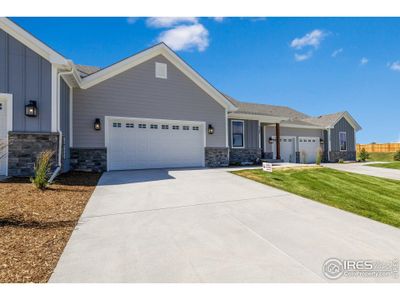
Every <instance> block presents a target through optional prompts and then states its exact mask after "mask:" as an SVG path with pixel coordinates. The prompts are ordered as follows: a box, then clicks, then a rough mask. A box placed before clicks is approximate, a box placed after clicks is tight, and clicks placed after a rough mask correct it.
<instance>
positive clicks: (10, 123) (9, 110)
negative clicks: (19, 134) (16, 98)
mask: <svg viewBox="0 0 400 300" xmlns="http://www.w3.org/2000/svg"><path fill="white" fill-rule="evenodd" d="M0 99H5V100H6V102H7V113H6V114H7V132H10V131H13V95H12V94H4V93H0ZM7 144H8V134H7ZM6 151H7V159H6V176H8V146H7V150H6Z"/></svg>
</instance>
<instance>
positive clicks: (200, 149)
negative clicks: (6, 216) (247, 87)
mask: <svg viewBox="0 0 400 300" xmlns="http://www.w3.org/2000/svg"><path fill="white" fill-rule="evenodd" d="M360 129H361V128H360V126H359V125H358V124H357V122H356V121H355V120H354V119H353V118H352V117H351V116H350V114H348V113H347V112H343V113H337V114H332V115H325V116H320V117H315V118H314V117H310V116H307V115H305V114H303V113H300V112H298V111H295V110H293V109H290V108H288V107H283V106H273V105H264V104H254V103H245V102H240V101H237V100H235V99H233V98H231V97H229V96H227V95H225V94H222V93H221V92H220V91H218V90H217V89H216V88H215V87H213V86H212V85H211V84H210V83H208V82H207V81H206V80H205V79H204V78H202V77H201V76H200V75H199V74H198V73H197V72H196V71H194V70H193V69H192V68H191V67H190V66H189V65H188V64H186V63H185V62H184V61H183V60H182V59H181V58H179V57H178V56H177V55H176V54H175V53H174V52H173V51H172V50H171V49H170V48H168V47H167V46H166V45H165V44H163V43H161V44H157V45H155V46H153V47H151V48H149V49H147V50H144V51H142V52H140V53H138V54H136V55H133V56H131V57H129V58H127V59H124V60H122V61H120V62H117V63H115V64H113V65H111V66H108V67H106V68H103V69H100V68H97V67H90V66H82V65H76V64H74V63H73V62H72V61H71V60H68V59H66V58H64V57H63V56H62V55H60V54H59V53H57V52H56V51H54V50H53V49H51V48H49V47H48V46H46V45H45V44H44V43H42V42H41V41H39V40H38V39H36V38H35V37H33V36H32V35H31V34H29V33H28V32H26V31H25V30H23V29H22V28H20V27H19V26H18V25H16V24H15V23H13V22H12V21H11V20H9V19H7V18H0V140H1V141H3V142H7V143H8V148H7V149H6V150H5V151H6V154H7V155H5V156H4V158H3V159H1V160H0V175H4V174H6V175H12V176H29V175H31V174H32V172H33V167H34V164H35V160H36V158H37V155H38V154H39V153H40V152H41V151H43V150H45V149H51V150H53V151H54V153H55V160H54V165H55V166H57V169H56V171H57V172H58V171H68V170H70V169H77V170H87V171H105V170H123V169H142V168H163V167H202V166H208V167H218V166H226V165H228V164H229V163H254V162H256V161H259V160H260V159H262V158H265V159H278V160H279V159H281V160H283V161H289V162H303V161H306V162H314V161H315V158H316V154H317V151H318V149H320V147H322V148H323V152H324V159H325V160H327V161H337V160H338V159H340V158H342V159H345V160H354V159H355V132H356V131H358V130H360ZM0 157H2V156H1V154H0Z"/></svg>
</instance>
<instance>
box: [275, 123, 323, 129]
mask: <svg viewBox="0 0 400 300" xmlns="http://www.w3.org/2000/svg"><path fill="white" fill-rule="evenodd" d="M281 127H286V128H304V129H321V130H324V129H326V128H325V127H322V126H312V125H309V126H308V125H297V124H281Z"/></svg>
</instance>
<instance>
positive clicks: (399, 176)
mask: <svg viewBox="0 0 400 300" xmlns="http://www.w3.org/2000/svg"><path fill="white" fill-rule="evenodd" d="M373 163H381V162H373ZM382 163H383V162H382ZM369 164H372V163H351V164H323V166H325V167H328V168H331V169H335V170H339V171H346V172H352V173H357V174H364V175H370V176H376V177H382V178H388V179H395V180H400V170H395V169H388V168H378V167H370V166H368V165H369Z"/></svg>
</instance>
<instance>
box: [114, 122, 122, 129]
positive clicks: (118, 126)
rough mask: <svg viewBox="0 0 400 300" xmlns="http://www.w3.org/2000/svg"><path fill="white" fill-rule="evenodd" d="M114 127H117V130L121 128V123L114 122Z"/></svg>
mask: <svg viewBox="0 0 400 300" xmlns="http://www.w3.org/2000/svg"><path fill="white" fill-rule="evenodd" d="M113 127H115V128H121V123H117V122H114V123H113Z"/></svg>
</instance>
